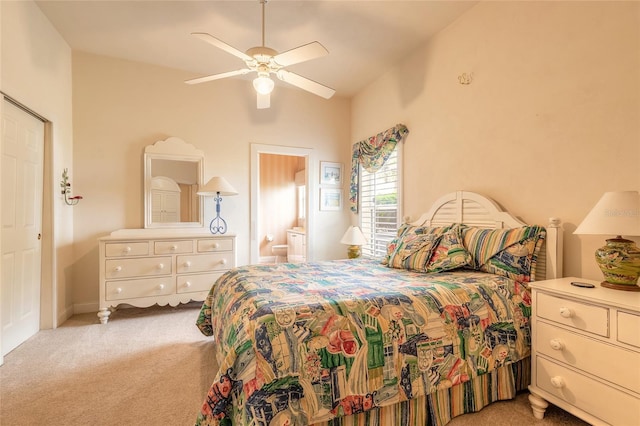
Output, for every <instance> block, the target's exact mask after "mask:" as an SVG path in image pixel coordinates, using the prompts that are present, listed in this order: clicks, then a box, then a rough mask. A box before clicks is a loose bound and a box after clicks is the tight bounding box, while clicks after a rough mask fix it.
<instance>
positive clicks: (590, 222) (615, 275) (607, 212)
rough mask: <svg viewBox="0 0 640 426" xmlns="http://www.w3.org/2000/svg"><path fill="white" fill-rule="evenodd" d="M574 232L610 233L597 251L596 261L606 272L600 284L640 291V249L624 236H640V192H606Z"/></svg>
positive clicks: (618, 288) (617, 288)
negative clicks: (639, 278)
mask: <svg viewBox="0 0 640 426" xmlns="http://www.w3.org/2000/svg"><path fill="white" fill-rule="evenodd" d="M574 234H592V235H610V236H615V238H609V239H607V244H606V245H605V246H604V247H600V248H599V249H597V250H596V254H595V257H596V263H597V264H598V266H599V267H600V270H601V271H602V274H603V275H604V279H605V280H604V281H602V283H601V284H600V285H602V286H603V287H608V288H613V289H616V290H627V291H640V287H639V286H638V277H639V276H640V248H638V246H636V244H635V242H634V241H632V240H628V239H626V238H622V236H640V194H639V193H638V191H617V192H605V193H604V195H603V196H602V197H601V198H600V201H598V203H597V204H596V205H595V206H594V207H593V209H591V211H590V212H589V214H588V215H587V217H585V218H584V220H583V221H582V223H580V225H579V226H578V228H576V230H575V231H574Z"/></svg>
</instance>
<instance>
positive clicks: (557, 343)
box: [549, 339, 564, 351]
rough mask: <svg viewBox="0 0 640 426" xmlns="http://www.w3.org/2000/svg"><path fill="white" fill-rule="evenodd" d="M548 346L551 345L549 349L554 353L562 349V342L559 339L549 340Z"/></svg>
mask: <svg viewBox="0 0 640 426" xmlns="http://www.w3.org/2000/svg"><path fill="white" fill-rule="evenodd" d="M549 344H550V345H551V349H555V350H556V351H561V350H563V349H564V342H563V341H562V340H560V339H551V340H550V341H549Z"/></svg>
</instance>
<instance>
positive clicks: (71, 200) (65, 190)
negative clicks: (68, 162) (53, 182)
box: [60, 169, 82, 206]
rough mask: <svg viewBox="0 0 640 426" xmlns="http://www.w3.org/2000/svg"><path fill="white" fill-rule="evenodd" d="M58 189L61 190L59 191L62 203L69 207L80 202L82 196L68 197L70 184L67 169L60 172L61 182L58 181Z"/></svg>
mask: <svg viewBox="0 0 640 426" xmlns="http://www.w3.org/2000/svg"><path fill="white" fill-rule="evenodd" d="M60 187H61V188H62V190H61V191H60V192H61V193H62V195H64V202H65V203H66V204H67V205H69V206H75V205H76V204H78V202H79V201H80V200H82V196H80V195H76V196H75V197H69V195H70V194H71V182H69V172H68V169H64V171H63V172H62V180H61V181H60Z"/></svg>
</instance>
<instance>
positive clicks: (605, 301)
mask: <svg viewBox="0 0 640 426" xmlns="http://www.w3.org/2000/svg"><path fill="white" fill-rule="evenodd" d="M572 281H579V282H588V283H592V284H595V287H594V288H581V287H575V286H572V285H571V282H572ZM530 287H531V289H532V298H533V300H532V307H533V312H532V317H531V318H532V323H531V331H532V334H533V335H532V345H533V346H532V351H531V365H532V371H531V373H532V374H531V386H529V390H530V392H531V395H530V396H529V401H530V402H531V407H532V409H533V412H534V415H535V417H537V418H539V419H542V418H543V416H544V411H545V409H546V408H547V406H548V403H547V401H548V402H551V403H553V404H554V405H557V406H558V407H560V408H562V409H564V410H566V411H568V412H570V413H572V414H573V415H575V416H577V417H579V418H581V419H583V420H585V421H587V422H589V423H591V424H593V425H625V426H626V425H640V293H637V292H628V291H620V290H612V289H608V288H604V287H601V286H600V285H599V283H598V282H596V281H588V280H582V279H579V278H561V279H555V280H548V281H539V282H536V283H531V284H530Z"/></svg>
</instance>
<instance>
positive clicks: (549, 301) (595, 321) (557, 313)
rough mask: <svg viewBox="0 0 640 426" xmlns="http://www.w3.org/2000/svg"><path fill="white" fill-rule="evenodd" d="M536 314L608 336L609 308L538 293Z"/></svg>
mask: <svg viewBox="0 0 640 426" xmlns="http://www.w3.org/2000/svg"><path fill="white" fill-rule="evenodd" d="M535 308H536V315H537V316H538V317H540V318H546V319H548V320H551V321H555V322H557V323H560V324H564V325H566V326H569V327H574V328H577V329H579V330H584V331H587V332H589V333H594V334H597V335H600V336H604V337H608V336H609V309H607V308H604V307H601V306H594V305H589V304H587V303H582V302H579V301H576V300H568V299H563V298H561V297H556V296H552V295H550V294H545V293H538V297H537V302H536V306H535Z"/></svg>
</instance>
